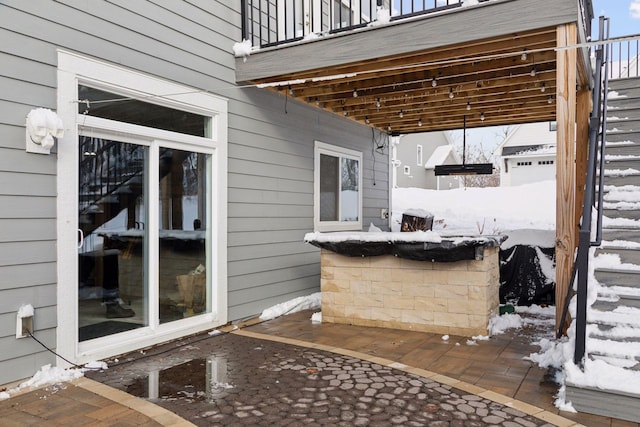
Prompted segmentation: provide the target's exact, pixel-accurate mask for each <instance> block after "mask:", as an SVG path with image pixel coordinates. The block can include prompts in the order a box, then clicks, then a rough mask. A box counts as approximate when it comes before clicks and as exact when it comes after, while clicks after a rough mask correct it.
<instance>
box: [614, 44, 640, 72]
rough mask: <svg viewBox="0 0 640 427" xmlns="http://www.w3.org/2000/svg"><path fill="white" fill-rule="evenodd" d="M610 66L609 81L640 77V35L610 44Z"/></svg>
mask: <svg viewBox="0 0 640 427" xmlns="http://www.w3.org/2000/svg"><path fill="white" fill-rule="evenodd" d="M609 49H610V53H611V64H610V66H609V73H608V76H609V78H611V79H624V78H628V77H640V71H639V67H638V65H640V34H636V35H632V36H628V37H624V38H623V40H621V41H617V42H615V43H611V46H610V47H609Z"/></svg>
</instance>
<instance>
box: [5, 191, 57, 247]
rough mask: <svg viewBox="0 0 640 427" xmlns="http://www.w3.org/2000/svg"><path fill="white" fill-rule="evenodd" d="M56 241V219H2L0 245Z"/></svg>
mask: <svg viewBox="0 0 640 427" xmlns="http://www.w3.org/2000/svg"><path fill="white" fill-rule="evenodd" d="M1 182H2V180H0V183H1ZM55 239H56V220H55V219H54V218H44V219H42V218H15V219H0V243H7V242H34V241H42V240H51V241H53V240H55Z"/></svg>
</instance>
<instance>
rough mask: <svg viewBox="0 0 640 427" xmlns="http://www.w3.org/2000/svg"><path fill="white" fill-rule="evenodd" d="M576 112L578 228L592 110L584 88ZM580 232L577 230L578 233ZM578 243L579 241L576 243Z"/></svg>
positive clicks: (589, 94)
mask: <svg viewBox="0 0 640 427" xmlns="http://www.w3.org/2000/svg"><path fill="white" fill-rule="evenodd" d="M577 103H578V105H577V110H576V121H577V126H576V213H575V221H576V228H578V227H579V226H580V217H581V216H582V207H583V205H584V192H585V184H586V182H587V163H588V157H589V116H590V114H591V109H592V103H593V101H592V99H591V91H590V90H589V88H588V87H582V88H581V89H580V90H579V91H578V94H577ZM578 231H579V230H576V233H577V232H578ZM576 243H577V241H576Z"/></svg>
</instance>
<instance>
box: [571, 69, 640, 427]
mask: <svg viewBox="0 0 640 427" xmlns="http://www.w3.org/2000/svg"><path fill="white" fill-rule="evenodd" d="M609 90H610V92H609V94H608V97H607V102H608V107H609V108H608V111H607V113H608V116H609V117H608V119H607V145H606V153H605V171H604V174H605V189H604V194H603V197H604V217H605V218H604V221H603V225H604V228H603V243H602V245H601V246H600V247H599V248H597V249H596V250H595V252H594V257H593V258H592V259H591V260H590V262H591V263H593V266H594V276H595V279H596V281H597V283H593V282H590V284H589V286H590V287H591V288H592V289H597V293H595V294H594V295H593V297H592V299H593V298H594V297H595V301H594V302H593V304H592V305H591V307H589V308H588V310H587V323H588V324H587V344H586V347H587V357H588V359H587V361H586V362H585V373H584V376H583V379H584V381H581V382H580V385H576V384H577V383H578V382H576V383H571V381H570V380H567V384H566V385H567V389H566V399H567V401H571V402H572V403H573V406H574V407H575V409H577V410H578V411H583V412H589V413H594V414H599V415H605V416H611V417H615V418H621V419H625V420H629V421H634V422H640V385H638V384H631V382H637V381H638V379H639V378H640V78H633V79H621V80H612V81H611V82H610V85H609ZM603 374H604V375H603Z"/></svg>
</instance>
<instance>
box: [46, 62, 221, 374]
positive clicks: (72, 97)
mask: <svg viewBox="0 0 640 427" xmlns="http://www.w3.org/2000/svg"><path fill="white" fill-rule="evenodd" d="M78 84H87V85H90V86H93V87H98V88H101V89H104V90H108V91H113V92H115V93H118V94H123V95H129V96H134V97H138V96H139V97H145V101H146V102H153V103H156V104H160V105H164V106H167V107H169V108H175V109H180V110H184V111H189V112H192V113H196V114H202V115H206V116H210V117H211V126H210V135H208V136H207V137H206V138H199V137H193V136H190V135H183V134H178V133H175V132H169V131H162V130H158V129H149V128H144V127H142V126H136V125H131V124H123V123H120V124H118V125H115V124H116V123H117V122H114V121H111V120H106V119H100V118H97V117H90V116H86V117H85V116H82V115H79V114H78V102H77V101H78V100H77V99H76V98H77V93H78V92H77V87H78ZM57 94H58V100H57V106H58V111H57V112H58V115H59V116H60V117H61V119H62V121H63V123H64V126H65V129H64V130H65V133H64V137H63V138H60V139H59V140H58V146H57V155H58V162H57V178H58V198H57V210H58V214H57V228H58V240H57V259H58V265H57V267H58V286H57V301H58V306H57V316H58V324H57V330H56V340H57V342H56V346H57V351H58V353H60V354H61V355H62V356H64V357H65V358H67V359H69V360H70V361H72V362H74V363H85V362H88V361H90V360H96V359H102V358H106V357H110V356H114V355H117V354H121V353H124V352H127V351H132V350H135V349H138V348H142V347H146V346H149V345H154V344H157V343H160V342H163V341H167V340H170V339H174V338H178V337H181V336H185V335H188V334H191V333H196V332H200V331H204V330H207V329H210V328H212V327H215V326H218V325H221V324H225V323H226V322H227V314H228V313H227V310H228V304H227V214H226V212H227V111H228V107H227V104H228V101H227V100H226V99H225V98H222V97H219V96H215V95H212V94H209V93H206V92H201V91H198V90H196V89H194V88H191V87H187V86H184V85H180V84H176V83H173V82H170V81H167V80H163V79H160V78H157V77H153V76H150V75H147V74H143V73H140V72H138V71H134V70H130V69H126V68H124V67H120V66H117V65H114V64H110V63H106V62H103V61H99V60H95V59H92V58H89V57H86V56H83V55H79V54H75V53H71V52H67V51H64V50H58V92H57ZM80 126H82V127H83V128H85V129H86V127H87V126H96V129H97V128H100V129H101V131H103V132H116V133H117V132H121V133H122V130H123V129H124V130H126V131H127V132H132V133H133V134H135V136H134V137H135V138H139V139H147V140H148V141H149V144H150V145H151V146H153V144H154V143H155V144H156V147H157V144H158V143H162V144H163V146H164V145H166V142H165V141H179V144H178V145H177V146H176V147H181V148H182V149H188V147H189V146H191V147H193V148H194V149H197V150H198V151H200V152H207V153H209V154H211V156H212V162H211V163H212V164H211V166H210V167H211V170H212V174H211V178H212V181H213V182H214V186H213V188H212V191H211V203H212V206H213V207H215V208H213V209H209V211H210V212H211V215H212V218H211V222H210V223H211V224H212V227H211V237H210V240H211V263H212V265H211V266H207V267H211V268H210V269H209V271H214V272H215V273H214V274H213V275H212V277H211V283H212V289H213V290H214V291H215V294H213V295H211V301H212V304H213V305H212V307H211V313H208V314H205V315H200V316H194V317H191V318H187V319H182V320H179V321H176V322H169V323H166V324H160V325H158V324H156V325H154V327H152V328H151V327H144V328H139V329H136V330H133V331H129V332H125V333H122V334H118V335H117V338H114V337H113V336H108V337H104V338H101V339H99V340H95V344H94V345H91V344H90V343H80V344H78V293H77V292H78V290H77V230H78V213H77V191H78V190H77V185H78V184H77V170H76V169H77V156H78V150H77V144H78V134H79V127H80ZM185 147H187V148H185ZM152 169H153V168H152ZM151 188H153V186H151ZM150 323H151V322H150ZM58 361H59V363H60V364H61V365H64V363H63V362H61V361H60V359H58Z"/></svg>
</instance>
